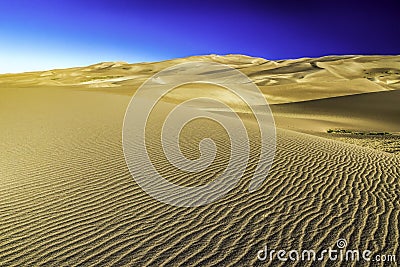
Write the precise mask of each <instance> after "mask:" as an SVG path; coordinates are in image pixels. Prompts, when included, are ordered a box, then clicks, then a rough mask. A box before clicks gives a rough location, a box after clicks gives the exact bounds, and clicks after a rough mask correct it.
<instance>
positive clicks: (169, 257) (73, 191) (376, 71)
mask: <svg viewBox="0 0 400 267" xmlns="http://www.w3.org/2000/svg"><path fill="white" fill-rule="evenodd" d="M192 60H195V61H214V62H219V63H224V64H228V65H229V66H232V67H234V68H237V69H239V70H240V71H242V72H243V73H245V74H246V75H248V76H249V77H250V78H251V79H252V80H253V81H254V82H255V83H256V84H257V85H258V86H259V88H260V89H261V91H262V93H263V94H264V96H265V98H266V99H267V101H268V102H269V103H270V106H271V109H272V111H273V114H274V118H275V122H276V127H277V148H276V155H275V160H274V163H273V165H272V168H271V170H270V173H269V175H268V176H267V177H266V179H265V181H264V183H263V184H262V186H261V188H260V189H259V190H257V191H255V192H252V193H250V192H249V191H248V184H249V179H250V177H251V174H252V171H253V169H254V166H253V165H254V163H255V162H256V160H257V156H258V154H257V153H258V149H259V142H258V139H257V138H258V137H257V136H258V132H257V129H256V128H255V127H254V128H253V127H252V124H251V123H250V122H251V119H252V118H244V119H245V120H249V124H248V125H249V126H248V131H249V136H250V137H251V140H252V142H251V158H250V159H251V160H250V161H249V163H248V165H247V169H246V172H245V175H244V177H243V178H242V180H241V181H240V183H239V184H238V186H236V187H235V188H234V189H233V190H232V191H231V192H230V193H228V194H227V195H226V196H225V197H223V198H221V199H219V200H218V201H216V202H214V203H211V204H208V205H206V206H200V207H192V208H180V207H174V206H169V205H167V204H164V203H162V202H158V201H156V200H154V199H153V198H151V197H150V196H149V195H147V194H146V193H145V192H144V191H143V190H142V189H141V188H140V187H139V186H138V185H137V184H136V183H135V181H134V179H133V178H132V176H131V174H130V173H129V170H128V168H127V166H126V163H125V159H124V155H123V150H122V135H121V132H122V123H123V119H124V115H125V110H126V108H127V106H128V104H129V101H130V98H131V96H132V95H133V94H134V93H135V91H136V90H137V88H138V87H139V86H140V84H142V83H143V82H144V81H145V80H146V79H148V78H149V77H150V76H152V75H153V74H155V73H156V72H158V71H160V70H162V69H164V68H166V67H168V66H173V65H174V64H177V63H182V62H188V61H192ZM191 89H192V88H190V86H189V87H188V88H186V89H185V90H186V91H187V94H186V95H185V96H182V94H175V95H173V94H172V95H171V96H169V97H168V98H166V99H165V100H164V102H165V103H164V105H171V103H177V102H181V101H183V98H187V97H190V96H191V95H192V94H193V92H192V91H191ZM399 89H400V56H329V57H322V58H301V59H296V60H280V61H269V60H265V59H261V58H252V57H247V56H240V55H227V56H216V55H210V56H198V57H189V58H183V59H175V60H169V61H163V62H154V63H139V64H128V63H124V62H106V63H100V64H96V65H92V66H88V67H77V68H71V69H62V70H50V71H45V72H31V73H21V74H3V75H0V125H1V131H0V151H1V153H0V178H1V183H0V215H1V216H0V265H1V266H122V265H127V266H194V265H197V266H258V265H260V266H261V265H263V266H278V265H282V266H284V265H285V264H284V263H283V262H278V261H273V262H269V261H265V262H262V261H259V260H258V259H257V252H258V251H259V250H261V249H263V248H264V246H265V245H268V246H269V247H271V248H275V249H285V250H290V249H297V250H301V249H315V250H318V249H325V248H328V247H334V246H335V244H336V241H337V240H338V239H339V238H344V239H346V240H347V243H348V247H350V248H353V249H360V250H362V249H369V250H371V251H373V253H374V254H394V255H397V257H398V258H397V260H399V257H400V245H399V240H400V222H399V221H400V217H399V213H400V156H399V153H398V152H399V150H400V145H399V142H398V138H399V137H398V135H399V134H400V105H399V104H398V103H399V100H400V90H399ZM149 93H151V92H149ZM181 98H182V99H181ZM225 99H226V98H225ZM228 100H229V99H228ZM233 104H234V103H233ZM161 105H163V103H161ZM193 108H197V107H193ZM210 112H219V113H221V114H224V113H225V112H226V111H224V110H217V111H216V110H210ZM154 121H155V123H154V125H155V126H157V124H158V125H160V124H161V122H160V121H161V119H159V121H157V118H154ZM199 129H200V130H199ZM328 129H347V130H351V131H362V132H388V133H390V135H388V136H385V137H384V138H383V137H380V136H376V137H374V136H355V135H352V134H330V133H327V131H328ZM207 136H212V138H213V139H214V140H215V142H216V144H217V147H218V156H217V158H216V160H215V161H214V162H213V164H212V165H211V166H210V168H208V169H207V170H206V171H204V172H201V173H198V174H197V175H196V176H194V177H193V176H190V177H189V176H187V175H185V173H183V172H179V171H177V170H175V169H174V168H173V166H171V165H170V164H169V163H168V161H167V160H166V158H165V156H164V155H163V154H162V153H160V152H162V149H161V148H160V147H159V140H158V139H159V131H152V132H151V134H150V135H149V139H150V141H149V151H151V155H152V158H153V159H154V162H155V165H156V167H157V169H158V170H159V171H160V172H162V173H163V174H165V175H166V176H167V177H168V179H169V180H170V181H173V182H174V183H177V184H180V185H184V186H193V185H199V184H204V183H208V182H209V181H211V180H213V179H214V178H215V177H216V176H217V175H218V173H220V172H221V170H223V168H224V167H225V166H226V164H227V162H228V161H229V149H230V146H229V145H226V144H227V143H228V141H227V136H226V134H225V133H224V131H223V129H222V128H221V127H219V126H218V125H214V124H213V123H211V122H209V121H203V122H201V121H199V122H198V124H196V123H194V124H193V125H192V126H191V127H188V128H187V129H185V131H183V132H182V142H181V145H182V151H183V153H184V154H185V155H186V156H187V157H188V158H192V159H194V158H197V157H198V156H199V151H198V149H197V144H198V142H199V140H201V139H202V138H204V137H207ZM388 146H389V147H390V149H388ZM389 152H391V153H389ZM295 264H297V266H308V265H312V263H311V262H297V263H295ZM314 264H315V263H314ZM318 264H321V266H322V264H330V265H333V266H340V265H341V264H342V263H341V262H327V260H324V261H323V262H322V263H318ZM356 264H357V263H356V262H352V263H349V266H356ZM359 264H360V263H359ZM362 264H363V266H368V265H371V266H377V265H378V266H379V264H377V263H376V262H363V263H362ZM346 266H347V265H346ZM381 266H383V265H381Z"/></svg>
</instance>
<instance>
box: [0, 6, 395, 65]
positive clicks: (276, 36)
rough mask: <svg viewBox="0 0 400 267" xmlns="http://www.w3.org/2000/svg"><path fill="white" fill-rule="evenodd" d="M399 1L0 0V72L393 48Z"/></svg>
mask: <svg viewBox="0 0 400 267" xmlns="http://www.w3.org/2000/svg"><path fill="white" fill-rule="evenodd" d="M399 2H400V1H396V0H381V1H375V2H370V1H353V2H352V1H350V0H349V1H326V0H320V1H316V0H308V1H293V0H292V1H285V0H273V1H251V0H250V1H242V2H240V1H206V0H205V1H198V2H194V1H177V0H170V1H151V0H148V1H128V0H97V1H93V0H89V1H84V0H82V1H78V0H69V1H61V0H60V1H55V0H42V1H39V0H14V1H12V0H2V1H0V73H7V72H22V71H30V70H45V69H51V68H64V67H72V66H83V65H88V64H93V63H97V62H101V61H127V62H140V61H156V60H164V59H170V58H175V57H185V56H190V55H200V54H211V53H214V54H229V53H235V54H246V55H251V56H257V57H264V58H266V59H287V58H299V57H318V56H323V55H332V54H335V55H337V54H400V26H399V25H400V20H399V14H400V8H399V7H400V5H399Z"/></svg>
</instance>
